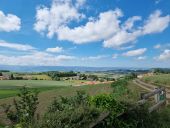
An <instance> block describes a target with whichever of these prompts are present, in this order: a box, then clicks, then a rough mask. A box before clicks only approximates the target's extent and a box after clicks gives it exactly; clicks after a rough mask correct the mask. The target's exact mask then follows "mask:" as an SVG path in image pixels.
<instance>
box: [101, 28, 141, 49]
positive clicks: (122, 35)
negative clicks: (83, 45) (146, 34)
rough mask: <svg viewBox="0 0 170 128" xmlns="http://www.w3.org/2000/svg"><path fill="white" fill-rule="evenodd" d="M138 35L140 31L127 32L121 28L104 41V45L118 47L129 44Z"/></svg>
mask: <svg viewBox="0 0 170 128" xmlns="http://www.w3.org/2000/svg"><path fill="white" fill-rule="evenodd" d="M139 35H140V31H135V32H133V33H129V32H127V31H124V30H121V31H119V32H117V33H116V34H115V35H114V36H112V37H111V38H109V39H107V40H105V41H104V47H106V48H120V47H121V46H124V45H128V44H131V43H132V42H134V41H135V40H136V38H137V37H138V36H139Z"/></svg>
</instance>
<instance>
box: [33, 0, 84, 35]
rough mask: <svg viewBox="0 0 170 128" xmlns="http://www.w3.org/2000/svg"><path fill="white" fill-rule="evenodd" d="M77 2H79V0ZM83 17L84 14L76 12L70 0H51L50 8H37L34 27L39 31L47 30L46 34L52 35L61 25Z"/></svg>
mask: <svg viewBox="0 0 170 128" xmlns="http://www.w3.org/2000/svg"><path fill="white" fill-rule="evenodd" d="M82 2H83V1H82ZM79 4H81V1H80V0H79ZM83 17H85V15H83V14H81V13H79V12H78V9H77V8H76V7H75V5H73V4H72V0H53V2H52V5H51V7H50V8H48V7H45V6H41V7H38V8H37V14H36V23H35V24H34V29H35V30H36V31H37V32H40V33H44V32H46V31H47V33H48V34H47V36H48V37H53V35H54V34H55V33H57V32H58V29H59V28H60V27H61V26H64V25H66V24H67V23H69V22H70V21H73V20H75V21H79V20H80V19H81V18H83Z"/></svg>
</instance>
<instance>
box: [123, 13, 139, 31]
mask: <svg viewBox="0 0 170 128" xmlns="http://www.w3.org/2000/svg"><path fill="white" fill-rule="evenodd" d="M140 20H142V18H141V17H140V16H133V17H130V18H129V19H127V21H125V23H124V25H123V27H122V28H123V29H125V30H132V29H133V27H134V23H135V22H136V21H140Z"/></svg>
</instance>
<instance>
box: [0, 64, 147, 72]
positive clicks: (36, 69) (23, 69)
mask: <svg viewBox="0 0 170 128" xmlns="http://www.w3.org/2000/svg"><path fill="white" fill-rule="evenodd" d="M0 70H10V71H16V72H44V71H77V72H85V71H119V70H121V71H123V70H147V68H126V67H122V68H121V67H81V66H9V65H0Z"/></svg>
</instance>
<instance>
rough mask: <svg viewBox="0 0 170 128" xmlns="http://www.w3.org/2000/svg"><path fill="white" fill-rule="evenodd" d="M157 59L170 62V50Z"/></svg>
mask: <svg viewBox="0 0 170 128" xmlns="http://www.w3.org/2000/svg"><path fill="white" fill-rule="evenodd" d="M156 59H157V60H160V61H162V60H164V61H166V60H170V50H169V49H166V50H164V51H163V53H161V54H160V55H159V56H158V57H157V58H156Z"/></svg>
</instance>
